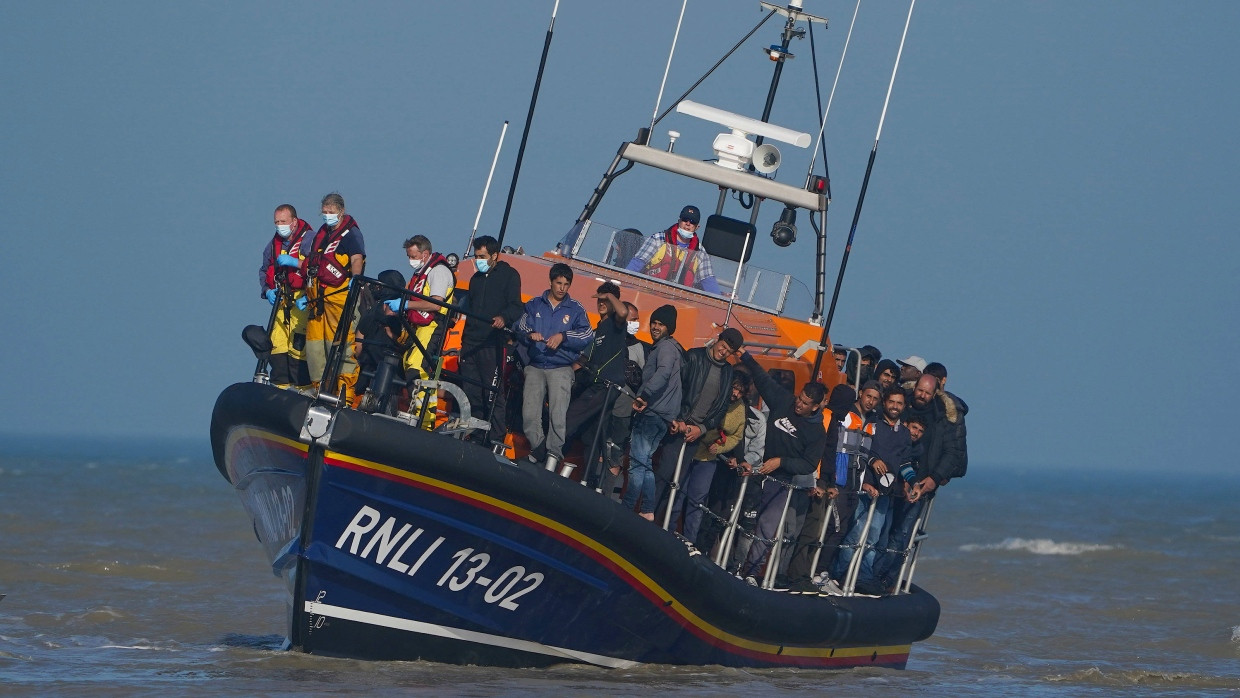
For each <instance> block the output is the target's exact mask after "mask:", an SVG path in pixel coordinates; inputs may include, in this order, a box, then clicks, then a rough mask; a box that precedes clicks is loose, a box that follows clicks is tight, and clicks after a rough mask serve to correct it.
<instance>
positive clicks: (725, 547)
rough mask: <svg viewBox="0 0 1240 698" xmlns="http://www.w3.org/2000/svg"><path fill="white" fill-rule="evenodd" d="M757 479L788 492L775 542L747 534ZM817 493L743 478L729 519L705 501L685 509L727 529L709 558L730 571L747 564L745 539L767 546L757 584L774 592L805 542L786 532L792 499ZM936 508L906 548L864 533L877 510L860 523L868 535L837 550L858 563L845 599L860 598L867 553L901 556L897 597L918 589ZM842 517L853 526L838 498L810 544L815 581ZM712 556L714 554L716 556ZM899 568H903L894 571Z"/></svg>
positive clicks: (923, 514)
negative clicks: (916, 576) (739, 547)
mask: <svg viewBox="0 0 1240 698" xmlns="http://www.w3.org/2000/svg"><path fill="white" fill-rule="evenodd" d="M755 479H758V480H762V479H769V480H770V481H772V482H775V483H776V484H778V485H779V486H780V487H782V488H783V489H784V490H785V497H784V504H783V510H782V511H781V513H780V519H779V525H778V526H777V527H776V531H778V534H777V535H775V536H774V537H773V538H763V537H761V536H759V535H758V534H757V533H756V532H754V531H749V530H746V527H745V526H744V525H743V524H742V523H741V518H742V516H745V514H746V512H745V500H746V494H747V492H748V490H749V486H750V482H751V481H753V480H755ZM668 484H669V490H670V491H671V493H672V496H675V494H676V493H677V492H678V491H679V490H678V488H676V487H675V486H674V485H673V484H672V483H668ZM754 486H755V487H758V486H761V485H760V484H755V485H754ZM812 489H814V487H813V486H799V485H794V484H791V483H788V482H785V481H782V480H778V479H775V478H772V477H771V476H769V475H768V476H762V475H746V476H743V477H741V478H740V487H739V488H738V490H737V493H736V497H735V499H734V501H733V502H732V503H731V506H730V507H729V508H728V509H727V510H726V515H720V514H719V513H716V512H715V511H712V510H711V509H710V508H709V507H708V506H707V505H706V504H705V503H704V502H700V501H686V503H685V506H684V507H683V508H684V510H685V511H687V510H688V508H689V507H695V508H697V509H699V510H700V511H701V512H702V516H703V517H704V518H708V519H713V520H715V521H716V522H717V523H719V524H721V525H722V527H723V529H722V531H721V532H720V534H719V539H718V541H717V542H716V543H714V544H713V548H714V555H713V556H712V557H710V558H709V559H711V561H712V562H714V564H716V565H718V566H719V567H721V568H723V569H725V570H728V571H729V572H735V571H736V569H737V568H739V567H742V566H743V565H744V561H743V560H737V559H734V557H733V551H734V550H735V549H736V544H737V541H738V540H739V539H740V538H746V539H748V541H749V543H750V545H752V544H753V543H762V544H764V545H766V546H767V550H766V553H765V554H764V557H765V559H766V560H767V563H766V569H765V572H764V573H763V575H762V580H761V581H760V582H757V583H758V586H760V587H762V588H764V589H773V588H775V586H776V578H777V576H778V572H779V568H780V567H781V566H782V560H783V558H784V556H785V552H786V551H787V550H788V549H789V548H792V547H794V546H795V545H796V544H797V542H798V539H799V538H800V532H799V531H797V532H792V534H791V535H788V532H786V531H785V523H786V522H787V520H788V516H789V509H790V508H791V504H792V494H793V493H794V492H796V491H798V490H799V491H809V490H812ZM824 496H825V495H824ZM842 496H845V495H844V494H843V493H841V494H839V495H837V497H842ZM686 499H687V498H686ZM933 505H934V499H933V498H930V499H929V500H927V501H926V503H925V505H924V506H923V507H922V508H921V511H920V513H919V514H918V516H917V519H916V521H915V522H914V524H913V526H912V533H911V535H910V536H909V539H908V542H907V544H906V545H905V546H904V547H903V548H902V549H894V548H890V547H881V546H880V544H879V542H878V541H872V540H867V539H866V536H865V535H864V532H865V531H867V530H868V529H869V525H870V521H871V520H872V517H873V506H871V507H869V511H868V512H867V515H866V516H865V517H864V518H863V520H862V521H861V522H858V523H857V524H855V525H858V526H865V528H864V529H862V532H863V535H861V537H860V538H859V540H858V542H857V543H853V544H849V543H846V542H841V543H839V544H838V545H837V547H838V548H839V549H840V550H843V549H851V550H852V551H853V555H852V558H851V560H850V561H849V565H848V568H847V570H846V573H845V578H844V579H843V580H842V583H841V585H840V586H841V588H842V589H843V592H844V595H846V596H853V595H855V594H856V593H858V592H857V591H856V584H857V577H858V574H859V570H860V563H861V559H862V556H863V555H864V554H865V553H866V552H867V551H873V552H875V553H876V554H881V555H892V556H895V558H896V559H897V560H898V562H899V567H898V570H899V572H898V576H897V577H896V581H895V585H894V587H893V589H892V593H894V594H907V593H909V592H910V590H911V588H912V584H913V573H914V572H915V571H916V569H917V556H918V554H919V553H920V551H921V545H922V543H923V542H924V541H925V539H926V538H927V537H928V536H929V534H928V533H927V532H926V522H927V521H928V520H929V517H930V510H931V508H932V507H933ZM670 509H671V507H668V510H669V511H670ZM836 518H839V521H838V522H837V525H839V526H841V527H844V526H847V523H846V522H845V521H844V520H843V517H838V508H837V507H836V498H831V499H829V500H828V501H827V503H826V511H825V512H824V513H823V516H822V517H821V519H820V523H819V528H818V530H817V532H816V538H815V540H813V541H812V542H810V543H809V547H810V549H812V550H813V556H812V560H811V562H810V569H809V576H810V578H811V579H821V574H822V568H821V566H820V565H821V564H822V563H823V562H824V560H823V557H822V553H823V551H824V550H826V549H827V543H826V538H827V532H828V529H829V527H830V525H831V523H832V522H833V521H835V519H836ZM663 528H664V529H665V530H671V528H670V526H669V518H668V517H665V518H664V521H663ZM846 534H847V530H844V531H842V532H840V533H839V535H840V536H844V535H846ZM687 542H688V543H689V544H693V541H687ZM706 552H708V553H709V552H710V551H706ZM760 561H761V560H759V562H760ZM893 569H897V568H895V567H893Z"/></svg>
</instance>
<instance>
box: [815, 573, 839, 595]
mask: <svg viewBox="0 0 1240 698" xmlns="http://www.w3.org/2000/svg"><path fill="white" fill-rule="evenodd" d="M820 586H821V587H822V592H821V593H823V594H826V595H827V596H843V595H844V590H843V589H841V588H840V585H839V584H836V583H835V580H834V579H831V578H830V577H827V578H826V580H825V581H824V582H823V583H822V584H821V585H820Z"/></svg>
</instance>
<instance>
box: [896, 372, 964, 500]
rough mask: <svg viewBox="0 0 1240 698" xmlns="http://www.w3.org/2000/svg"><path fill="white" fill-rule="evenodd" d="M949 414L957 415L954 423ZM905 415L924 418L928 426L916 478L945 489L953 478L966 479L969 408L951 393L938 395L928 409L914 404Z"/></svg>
mask: <svg viewBox="0 0 1240 698" xmlns="http://www.w3.org/2000/svg"><path fill="white" fill-rule="evenodd" d="M949 400H950V401H951V405H950V407H949V406H948V401H949ZM949 412H951V413H953V414H954V415H955V419H954V420H952V419H950V418H949V416H948V413H949ZM904 413H905V415H916V416H918V417H921V418H922V421H924V422H925V424H926V433H925V435H924V436H922V437H921V441H920V442H919V444H920V445H921V449H922V453H921V458H920V460H919V462H918V464H917V479H919V480H920V479H922V478H926V477H933V478H934V482H935V484H937V485H939V486H940V487H942V486H943V485H946V484H947V482H948V481H949V480H951V479H952V478H956V477H964V474H965V471H966V470H967V469H968V467H969V451H968V446H967V444H966V440H965V439H966V430H965V424H964V417H965V415H966V414H968V413H969V406H968V405H966V404H965V403H964V401H963V400H959V399H957V398H955V397H954V396H952V395H950V394H938V395H935V397H934V399H933V400H931V401H930V403H929V404H927V405H926V406H925V407H918V406H917V404H916V403H915V402H911V403H910V404H909V406H908V407H906V408H905V410H904Z"/></svg>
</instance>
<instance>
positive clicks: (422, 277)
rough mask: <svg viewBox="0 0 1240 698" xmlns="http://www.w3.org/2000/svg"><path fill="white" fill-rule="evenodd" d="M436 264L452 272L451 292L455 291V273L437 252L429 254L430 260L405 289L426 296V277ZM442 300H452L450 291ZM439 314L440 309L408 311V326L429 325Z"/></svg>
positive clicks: (445, 259)
mask: <svg viewBox="0 0 1240 698" xmlns="http://www.w3.org/2000/svg"><path fill="white" fill-rule="evenodd" d="M438 264H442V265H443V266H445V267H448V271H449V272H452V280H453V290H455V287H456V283H455V281H456V272H453V271H452V266H451V265H449V264H448V259H447V258H446V257H444V256H443V255H441V254H439V253H438V252H432V253H431V258H430V259H428V260H426V264H424V265H423V266H422V268H421V269H420V270H419V271H418V273H417V274H415V275H414V277H413V278H412V279H409V284H408V285H407V286H406V288H408V289H409V290H410V291H413V292H414V293H421V294H422V295H427V294H426V293H425V292H424V291H423V289H425V288H426V281H427V277H428V276H429V275H430V273H431V269H433V268H435V266H436V265H438ZM444 300H445V301H450V300H452V292H451V291H449V292H448V297H447V298H444ZM440 312H441V310H440V309H436V310H410V311H408V317H409V324H411V325H416V326H419V327H422V326H425V325H429V324H431V322H432V321H433V320H434V319H435V316H436V315H437V314H439V313H440Z"/></svg>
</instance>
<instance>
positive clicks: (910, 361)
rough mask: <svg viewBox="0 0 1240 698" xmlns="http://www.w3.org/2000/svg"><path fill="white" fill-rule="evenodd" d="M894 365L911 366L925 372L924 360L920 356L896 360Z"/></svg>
mask: <svg viewBox="0 0 1240 698" xmlns="http://www.w3.org/2000/svg"><path fill="white" fill-rule="evenodd" d="M896 363H898V364H900V365H901V366H912V367H913V368H915V369H917V370H918V371H925V370H926V360H925V359H923V358H921V357H920V356H917V355H916V354H914V355H912V356H910V357H908V358H907V359H898V360H896Z"/></svg>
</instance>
